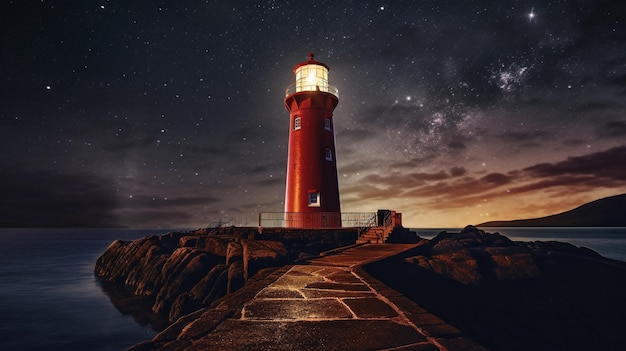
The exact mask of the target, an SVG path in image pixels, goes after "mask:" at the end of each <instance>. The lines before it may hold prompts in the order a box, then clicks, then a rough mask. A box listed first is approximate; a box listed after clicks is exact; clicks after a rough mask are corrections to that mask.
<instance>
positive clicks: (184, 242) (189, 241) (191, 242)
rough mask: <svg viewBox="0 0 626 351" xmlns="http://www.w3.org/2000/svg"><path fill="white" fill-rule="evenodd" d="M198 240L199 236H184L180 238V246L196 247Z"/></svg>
mask: <svg viewBox="0 0 626 351" xmlns="http://www.w3.org/2000/svg"><path fill="white" fill-rule="evenodd" d="M197 242H198V237H197V236H195V235H194V236H183V237H182V238H180V244H179V246H180V247H196V243H197Z"/></svg>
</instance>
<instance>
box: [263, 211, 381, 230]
mask: <svg viewBox="0 0 626 351" xmlns="http://www.w3.org/2000/svg"><path fill="white" fill-rule="evenodd" d="M377 218H378V214H377V213H376V212H317V213H306V212H261V213H259V227H266V228H267V227H271V228H307V229H332V228H369V227H374V226H376V223H377Z"/></svg>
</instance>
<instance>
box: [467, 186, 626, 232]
mask: <svg viewBox="0 0 626 351" xmlns="http://www.w3.org/2000/svg"><path fill="white" fill-rule="evenodd" d="M478 226H479V227H626V194H622V195H617V196H610V197H605V198H603V199H600V200H596V201H592V202H590V203H587V204H584V205H582V206H580V207H577V208H575V209H573V210H570V211H566V212H563V213H559V214H555V215H552V216H547V217H541V218H534V219H519V220H514V221H491V222H485V223H483V224H479V225H478Z"/></svg>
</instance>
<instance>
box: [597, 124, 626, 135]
mask: <svg viewBox="0 0 626 351" xmlns="http://www.w3.org/2000/svg"><path fill="white" fill-rule="evenodd" d="M597 134H598V135H599V136H600V137H604V138H624V137H626V121H608V122H606V123H604V124H603V125H602V126H601V127H600V128H598V131H597Z"/></svg>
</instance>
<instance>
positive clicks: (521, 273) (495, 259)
mask: <svg viewBox="0 0 626 351" xmlns="http://www.w3.org/2000/svg"><path fill="white" fill-rule="evenodd" d="M419 252H420V255H417V256H413V257H409V258H407V262H410V263H412V264H413V265H415V266H417V267H419V268H420V269H425V270H428V271H431V272H433V273H435V274H438V275H442V276H446V277H448V278H450V279H453V280H455V281H457V282H460V283H463V284H466V285H476V284H480V283H481V282H482V281H483V280H485V279H487V280H493V279H495V280H506V279H525V278H533V277H536V276H538V275H539V274H540V270H539V268H538V267H537V263H536V262H535V259H534V258H533V251H532V250H531V249H529V248H528V247H525V246H522V245H520V244H516V243H514V242H513V241H511V240H510V239H509V238H507V237H505V236H503V235H501V234H499V233H493V234H490V233H485V232H484V231H482V230H479V229H478V228H476V227H473V226H467V227H465V228H464V229H463V230H462V231H461V232H460V233H458V234H457V233H447V232H441V233H439V235H437V236H436V237H435V238H433V239H432V240H431V241H430V242H428V243H427V244H426V245H423V246H421V249H420V250H419Z"/></svg>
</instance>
